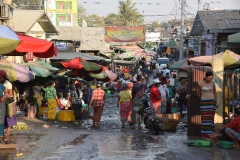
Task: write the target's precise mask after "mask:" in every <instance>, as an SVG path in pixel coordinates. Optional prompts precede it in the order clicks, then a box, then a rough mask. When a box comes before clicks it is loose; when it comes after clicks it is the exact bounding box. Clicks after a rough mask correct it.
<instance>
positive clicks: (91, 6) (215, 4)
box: [78, 0, 240, 23]
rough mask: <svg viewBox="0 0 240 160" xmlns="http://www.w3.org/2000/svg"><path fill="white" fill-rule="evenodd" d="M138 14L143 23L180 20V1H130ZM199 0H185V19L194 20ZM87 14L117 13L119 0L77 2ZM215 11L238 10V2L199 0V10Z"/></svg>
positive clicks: (239, 7) (79, 0) (239, 2)
mask: <svg viewBox="0 0 240 160" xmlns="http://www.w3.org/2000/svg"><path fill="white" fill-rule="evenodd" d="M132 1H133V2H135V3H136V4H137V5H136V8H137V9H138V11H139V12H140V13H144V15H145V23H151V22H153V21H158V22H160V23H161V22H163V21H166V20H170V19H175V18H176V19H180V14H181V1H180V2H179V0H132ZM198 1H199V0H186V4H187V5H186V18H194V17H195V15H196V13H197V10H198ZM78 2H79V4H81V5H82V6H83V7H84V8H85V9H86V10H87V14H97V15H99V16H106V15H107V14H109V13H118V2H119V0H78ZM206 2H207V3H209V7H210V8H211V9H215V10H223V9H240V0H200V4H199V10H202V9H203V4H204V3H206Z"/></svg>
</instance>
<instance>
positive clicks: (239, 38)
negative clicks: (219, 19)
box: [228, 32, 240, 43]
mask: <svg viewBox="0 0 240 160" xmlns="http://www.w3.org/2000/svg"><path fill="white" fill-rule="evenodd" d="M228 43H240V32H239V33H235V34H231V35H229V36H228Z"/></svg>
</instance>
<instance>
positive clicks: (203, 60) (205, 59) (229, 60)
mask: <svg viewBox="0 0 240 160" xmlns="http://www.w3.org/2000/svg"><path fill="white" fill-rule="evenodd" d="M217 55H223V61H224V69H236V68H239V67H240V55H238V54H236V53H234V52H232V51H229V50H226V51H225V52H222V53H219V54H217ZM217 55H216V56H217ZM188 61H189V62H190V63H191V64H192V65H194V66H205V65H209V64H210V65H212V56H199V57H194V58H190V59H189V60H188Z"/></svg>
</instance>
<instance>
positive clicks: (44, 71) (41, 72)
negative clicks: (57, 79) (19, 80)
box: [25, 62, 59, 77]
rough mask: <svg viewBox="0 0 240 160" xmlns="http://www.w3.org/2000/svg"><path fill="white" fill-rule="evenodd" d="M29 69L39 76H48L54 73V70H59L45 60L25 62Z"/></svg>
mask: <svg viewBox="0 0 240 160" xmlns="http://www.w3.org/2000/svg"><path fill="white" fill-rule="evenodd" d="M25 65H26V66H27V67H28V68H29V70H30V71H31V72H32V73H33V74H34V75H36V76H38V77H48V76H50V75H52V72H53V71H58V70H59V69H58V68H56V67H52V66H51V65H50V64H48V63H45V62H39V63H26V64H25Z"/></svg>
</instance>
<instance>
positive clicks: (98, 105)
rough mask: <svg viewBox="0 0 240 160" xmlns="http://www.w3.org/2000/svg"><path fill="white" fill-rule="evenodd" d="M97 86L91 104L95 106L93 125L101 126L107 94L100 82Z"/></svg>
mask: <svg viewBox="0 0 240 160" xmlns="http://www.w3.org/2000/svg"><path fill="white" fill-rule="evenodd" d="M96 87H97V89H95V90H94V91H93V92H92V99H91V102H90V105H89V106H93V116H92V121H93V125H92V126H93V127H95V128H99V122H100V120H101V116H102V112H103V107H104V103H105V97H106V95H105V91H104V90H102V89H101V84H100V83H98V84H97V85H96Z"/></svg>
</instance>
